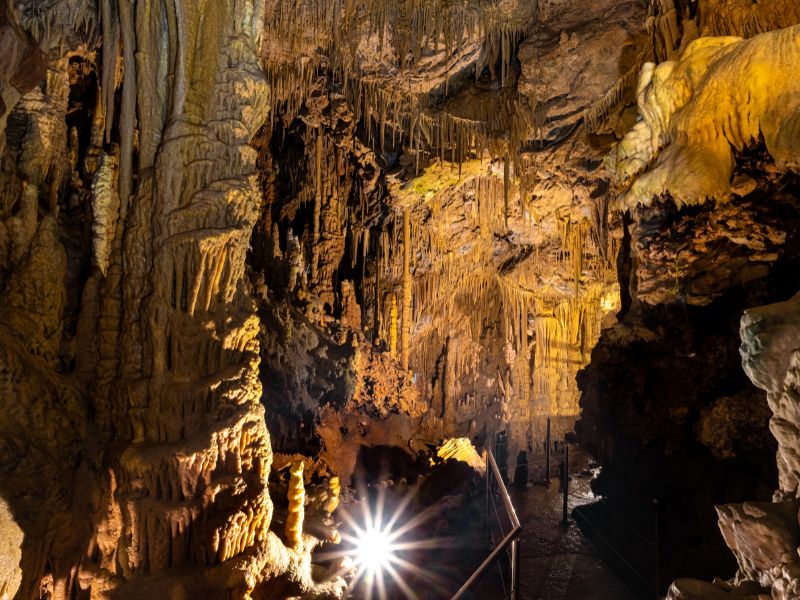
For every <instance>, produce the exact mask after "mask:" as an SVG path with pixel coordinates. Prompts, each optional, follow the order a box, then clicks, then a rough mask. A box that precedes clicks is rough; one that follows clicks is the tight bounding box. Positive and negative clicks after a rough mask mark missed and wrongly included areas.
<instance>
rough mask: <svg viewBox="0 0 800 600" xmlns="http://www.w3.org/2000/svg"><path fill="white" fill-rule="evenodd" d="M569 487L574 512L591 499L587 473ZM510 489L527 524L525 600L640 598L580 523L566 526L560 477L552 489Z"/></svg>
mask: <svg viewBox="0 0 800 600" xmlns="http://www.w3.org/2000/svg"><path fill="white" fill-rule="evenodd" d="M570 490H571V493H570V501H569V510H570V512H571V511H572V509H573V508H574V507H575V506H578V505H583V504H588V503H590V502H592V496H591V492H590V490H589V478H588V477H579V476H573V480H572V481H571V482H570ZM509 492H510V494H511V500H512V502H513V503H514V506H515V508H516V510H517V515H518V516H519V520H520V522H521V523H522V536H521V541H522V546H521V555H520V581H521V586H520V599H521V600H637V597H636V595H634V594H633V592H631V591H630V590H629V589H628V587H627V586H626V585H625V584H624V583H623V582H622V581H621V580H620V578H619V577H618V576H617V575H616V574H615V573H613V572H612V571H611V570H610V569H609V567H608V566H607V565H606V564H605V563H603V562H602V560H601V559H600V557H599V554H598V552H597V550H596V549H595V547H594V545H593V544H592V542H591V541H589V540H588V539H587V538H586V537H584V535H583V534H582V533H581V531H580V529H579V528H578V526H577V525H576V524H575V522H574V521H573V520H572V519H570V521H571V522H570V526H569V528H566V527H564V526H563V525H562V524H561V515H562V496H561V495H560V494H559V482H558V480H557V479H556V480H554V481H553V483H552V485H551V487H550V488H549V489H547V488H545V487H543V486H535V487H531V488H530V489H528V490H526V491H521V490H517V489H514V488H511V489H510V490H509Z"/></svg>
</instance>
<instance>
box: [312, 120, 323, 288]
mask: <svg viewBox="0 0 800 600" xmlns="http://www.w3.org/2000/svg"><path fill="white" fill-rule="evenodd" d="M323 144H324V138H323V133H322V128H321V127H320V128H318V129H317V132H316V141H315V152H314V216H313V219H314V221H313V223H312V240H311V281H312V283H313V285H317V284H318V283H319V278H318V270H319V239H320V228H321V225H322V220H321V214H322V194H323V189H322V155H323V152H324V147H323Z"/></svg>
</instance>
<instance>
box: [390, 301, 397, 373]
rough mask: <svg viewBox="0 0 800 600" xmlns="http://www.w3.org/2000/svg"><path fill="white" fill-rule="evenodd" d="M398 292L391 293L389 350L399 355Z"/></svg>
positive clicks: (395, 355)
mask: <svg viewBox="0 0 800 600" xmlns="http://www.w3.org/2000/svg"><path fill="white" fill-rule="evenodd" d="M397 325H398V320H397V294H394V293H392V294H389V352H390V353H391V354H392V356H394V357H397Z"/></svg>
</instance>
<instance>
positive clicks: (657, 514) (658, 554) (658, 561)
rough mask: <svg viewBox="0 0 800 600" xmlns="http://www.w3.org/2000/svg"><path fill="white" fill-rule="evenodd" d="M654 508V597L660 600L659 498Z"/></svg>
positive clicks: (654, 501) (654, 500)
mask: <svg viewBox="0 0 800 600" xmlns="http://www.w3.org/2000/svg"><path fill="white" fill-rule="evenodd" d="M653 508H654V509H655V529H656V532H655V533H656V535H655V538H656V539H655V542H656V544H655V550H656V565H655V566H656V572H655V575H654V579H655V587H654V588H653V597H654V598H656V600H658V598H659V595H658V592H659V589H658V586H659V583H660V582H659V575H660V573H659V570H660V567H661V565H660V563H661V542H660V540H659V539H658V536H659V510H658V508H659V507H658V498H653Z"/></svg>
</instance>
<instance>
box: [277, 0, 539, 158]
mask: <svg viewBox="0 0 800 600" xmlns="http://www.w3.org/2000/svg"><path fill="white" fill-rule="evenodd" d="M504 4H509V3H499V5H498V3H496V2H491V1H489V0H469V1H468V2H463V3H452V2H447V1H444V0H406V1H404V2H384V1H383V0H334V1H328V0H326V1H324V2H322V1H320V0H303V1H299V2H288V1H287V0H272V2H271V3H268V6H267V14H268V18H267V34H268V35H267V36H266V40H267V44H266V45H265V48H264V51H263V52H264V55H265V68H266V71H267V73H268V77H269V79H270V81H271V83H272V85H271V90H272V101H273V104H274V105H275V108H276V110H274V111H273V113H274V114H278V113H283V114H285V115H286V116H288V117H291V116H293V115H296V114H298V112H299V111H300V110H301V109H302V107H303V105H304V102H305V100H306V99H308V98H309V96H310V95H311V94H312V93H314V92H315V91H316V90H317V89H318V79H317V76H318V74H319V72H320V71H319V70H320V67H321V66H323V65H324V66H326V67H327V69H328V73H329V74H330V76H331V77H333V79H335V80H336V81H338V82H339V83H341V86H342V89H343V91H344V93H345V96H346V98H347V100H348V103H349V104H350V105H351V107H352V108H353V112H354V114H355V116H356V119H357V120H358V121H359V122H361V123H363V124H364V127H365V129H366V134H367V139H368V140H370V142H371V143H374V144H375V145H376V146H377V145H379V146H380V147H381V148H384V147H385V145H386V143H387V135H388V136H391V138H392V144H393V145H394V144H396V143H398V142H399V143H403V144H404V145H405V146H406V147H408V148H410V149H411V150H417V151H419V150H420V149H422V148H428V149H431V151H432V152H433V153H435V154H436V155H438V156H439V157H442V158H443V157H444V156H445V155H447V156H448V158H450V159H451V160H452V161H453V162H461V161H463V160H465V159H466V157H467V155H468V154H469V153H474V154H475V155H477V156H481V155H482V154H483V153H484V152H489V153H490V154H491V155H494V156H502V155H504V154H508V153H512V154H515V153H516V151H517V148H518V147H519V145H520V144H521V143H522V141H524V140H525V139H526V138H527V136H528V134H529V133H530V131H531V129H532V127H531V122H532V115H533V111H531V110H525V111H520V110H519V107H520V106H521V104H522V101H523V100H525V99H524V98H520V97H517V95H516V94H515V95H514V98H510V99H509V100H508V101H507V102H505V101H503V102H502V103H503V104H504V105H505V106H506V109H504V110H496V108H497V104H498V101H497V100H495V101H493V102H489V103H485V104H487V105H486V106H485V107H483V108H484V109H485V110H484V112H485V113H486V114H485V115H481V116H480V117H478V118H475V119H470V118H462V117H458V116H456V115H455V114H453V113H452V112H450V111H448V110H441V107H439V108H437V109H435V110H434V109H433V107H432V106H431V105H430V102H431V100H430V98H429V96H428V93H429V92H430V91H431V90H430V89H429V87H430V83H429V81H428V80H429V77H430V74H429V73H427V71H426V74H425V75H423V76H418V75H416V74H415V71H414V69H415V67H416V66H417V65H418V64H419V63H420V61H425V60H426V59H429V58H430V57H431V56H432V55H437V54H438V53H442V56H443V57H444V58H442V59H441V60H444V61H445V63H446V64H444V65H443V69H442V73H443V75H442V77H443V78H444V79H445V82H444V83H445V95H446V92H447V89H446V88H447V84H448V81H447V79H448V77H449V75H448V73H449V72H450V71H451V70H452V69H451V67H452V68H457V67H458V63H460V62H463V60H464V59H465V56H466V55H467V54H473V53H474V52H475V50H476V49H477V50H478V52H479V54H478V57H477V59H476V58H475V57H474V56H473V57H472V58H470V59H469V60H471V62H472V63H474V66H475V72H476V77H477V76H479V75H480V74H481V73H482V72H483V70H484V69H485V68H488V69H489V71H490V74H491V75H492V77H493V78H498V79H499V80H500V81H501V83H502V84H503V85H505V83H506V81H507V79H508V78H509V72H510V67H509V65H510V62H511V59H512V57H513V53H514V48H515V46H516V44H517V43H518V41H519V39H520V38H521V37H522V35H523V34H524V32H525V31H527V29H528V28H529V26H530V24H531V23H532V22H533V21H534V17H535V14H534V13H535V11H536V8H535V6H528V5H527V4H526V5H525V6H504ZM512 4H513V3H512ZM362 45H363V48H362ZM376 48H377V49H376ZM367 55H369V56H367ZM376 59H377V62H376ZM451 63H452V64H451ZM498 64H499V72H497V71H498V69H497V65H498ZM426 69H428V70H429V69H430V65H428V66H427V67H426ZM509 133H510V135H509ZM511 146H514V147H513V148H511Z"/></svg>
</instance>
